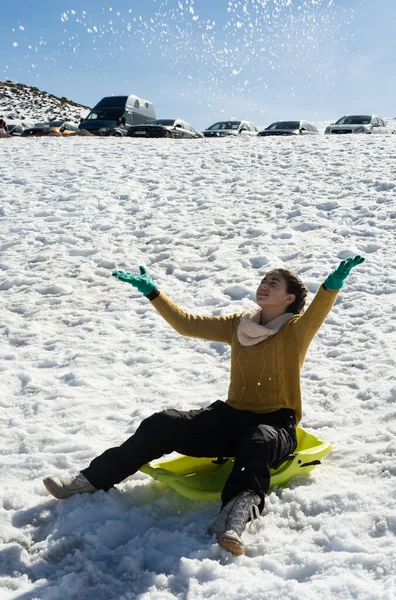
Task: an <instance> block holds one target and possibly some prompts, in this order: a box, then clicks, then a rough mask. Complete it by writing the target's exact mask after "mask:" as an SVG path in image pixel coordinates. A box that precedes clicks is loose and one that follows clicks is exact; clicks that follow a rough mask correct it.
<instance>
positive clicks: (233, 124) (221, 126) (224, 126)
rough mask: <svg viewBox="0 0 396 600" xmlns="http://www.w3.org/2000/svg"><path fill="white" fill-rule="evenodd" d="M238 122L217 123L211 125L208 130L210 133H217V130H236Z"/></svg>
mask: <svg viewBox="0 0 396 600" xmlns="http://www.w3.org/2000/svg"><path fill="white" fill-rule="evenodd" d="M240 124H241V122H240V121H219V123H213V125H211V126H210V127H208V129H209V130H210V131H218V130H219V129H220V130H221V129H238V127H239V125H240Z"/></svg>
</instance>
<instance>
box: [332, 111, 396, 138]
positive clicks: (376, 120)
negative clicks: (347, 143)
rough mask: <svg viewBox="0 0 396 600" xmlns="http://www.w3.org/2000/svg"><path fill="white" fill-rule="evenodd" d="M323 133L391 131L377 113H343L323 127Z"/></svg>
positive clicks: (383, 132)
mask: <svg viewBox="0 0 396 600" xmlns="http://www.w3.org/2000/svg"><path fill="white" fill-rule="evenodd" d="M325 133H326V134H329V133H337V134H343V133H382V134H387V133H393V131H392V129H391V128H390V127H387V126H386V123H385V121H384V120H383V119H382V118H381V117H379V116H378V115H345V116H344V117H341V119H338V121H336V122H335V123H333V124H332V125H329V126H328V127H326V129H325Z"/></svg>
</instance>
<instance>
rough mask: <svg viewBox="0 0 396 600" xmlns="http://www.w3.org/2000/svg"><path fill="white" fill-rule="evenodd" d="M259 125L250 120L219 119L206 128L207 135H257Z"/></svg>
mask: <svg viewBox="0 0 396 600" xmlns="http://www.w3.org/2000/svg"><path fill="white" fill-rule="evenodd" d="M258 131H259V129H258V127H256V125H254V124H253V123H251V122H250V121H218V122H217V123H213V125H211V126H210V127H208V128H207V129H205V130H204V131H203V132H202V133H203V134H204V136H205V137H225V136H227V135H234V136H238V135H257V134H258Z"/></svg>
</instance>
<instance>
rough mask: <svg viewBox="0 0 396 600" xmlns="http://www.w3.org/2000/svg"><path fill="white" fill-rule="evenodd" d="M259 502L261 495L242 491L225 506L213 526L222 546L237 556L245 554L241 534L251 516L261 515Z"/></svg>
mask: <svg viewBox="0 0 396 600" xmlns="http://www.w3.org/2000/svg"><path fill="white" fill-rule="evenodd" d="M259 504H260V498H259V496H257V495H256V494H254V493H253V492H242V493H240V494H238V496H235V498H233V499H232V500H230V501H229V502H228V503H227V504H226V505H225V506H224V508H223V510H222V511H221V512H220V514H219V515H218V516H217V518H216V521H215V523H214V525H213V527H212V531H213V532H215V533H217V535H218V539H217V541H218V543H219V544H220V546H222V547H223V548H225V550H228V551H229V552H231V553H232V554H235V555H237V556H239V555H241V554H244V552H245V550H244V547H243V542H242V540H241V535H242V533H243V532H244V530H245V527H246V523H247V522H248V520H249V517H250V518H251V519H252V520H253V519H255V518H258V517H259V516H260V513H259V510H258V505H259Z"/></svg>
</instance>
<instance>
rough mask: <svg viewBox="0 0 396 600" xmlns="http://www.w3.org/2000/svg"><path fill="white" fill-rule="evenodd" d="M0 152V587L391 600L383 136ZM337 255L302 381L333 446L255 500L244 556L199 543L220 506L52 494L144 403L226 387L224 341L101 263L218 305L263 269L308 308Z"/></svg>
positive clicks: (24, 143)
mask: <svg viewBox="0 0 396 600" xmlns="http://www.w3.org/2000/svg"><path fill="white" fill-rule="evenodd" d="M0 142H2V143H1V144H0V145H1V153H2V160H1V161H0V202H1V206H0V238H1V242H0V243H1V246H0V248H1V257H0V269H1V271H0V290H1V295H2V303H1V307H0V369H1V376H2V377H1V380H2V394H1V398H0V405H1V410H2V419H1V422H0V427H1V436H0V452H1V457H2V460H1V470H0V496H1V504H0V518H1V528H0V542H1V555H0V556H1V558H0V564H1V570H0V588H1V590H2V591H1V598H2V599H3V598H4V599H10V600H11V599H17V598H18V599H21V598H23V599H24V600H27V599H31V600H33V598H39V599H51V600H57V599H61V598H62V599H64V598H68V599H78V600H84V599H88V598H89V599H91V598H95V599H96V600H102V599H103V600H110V599H118V600H120V599H123V600H127V599H128V600H132V599H133V600H135V599H138V600H176V599H177V600H201V599H202V600H203V599H204V598H205V599H208V598H211V599H216V600H217V599H218V598H223V599H227V600H228V599H230V600H231V599H232V600H252V599H254V600H281V599H282V600H285V599H287V600H319V599H320V600H336V599H337V600H347V599H359V600H379V599H387V600H390V599H393V598H394V597H395V594H396V586H395V581H394V570H395V553H396V537H395V536H396V509H395V503H396V484H395V482H396V469H395V459H396V427H395V419H396V383H395V363H396V353H395V330H396V308H395V307H396V303H395V296H396V294H395V283H396V274H395V269H396V259H395V242H396V239H395V238H396V236H395V231H396V220H395V219H396V179H395V174H396V167H395V164H396V163H395V158H396V150H395V143H396V136H389V137H381V136H377V137H376V136H370V137H368V136H367V137H363V136H355V137H342V139H339V138H338V137H337V138H336V139H333V138H329V137H325V136H317V137H312V138H309V139H306V138H304V139H288V138H285V139H281V140H280V139H274V140H273V139H265V138H255V139H244V140H205V139H204V140H196V141H193V142H190V141H182V140H180V141H175V140H163V141H162V140H154V141H148V140H147V141H146V140H136V141H135V140H129V139H122V140H118V139H117V140H115V139H106V140H98V139H91V138H90V139H81V138H73V139H68V140H59V139H56V138H52V139H34V140H29V139H27V140H25V139H9V140H0ZM27 164H29V169H27V168H26V165H27ZM355 253H359V254H363V255H364V256H365V257H366V262H365V263H364V265H362V266H360V267H359V268H357V269H356V270H355V271H354V272H353V274H352V275H351V277H350V278H349V280H348V281H347V283H346V285H345V287H344V289H343V290H342V292H341V294H340V297H339V300H338V301H337V304H336V306H335V307H334V309H333V311H332V313H331V314H330V315H329V317H328V319H327V320H326V323H325V324H324V326H323V327H322V329H321V331H320V332H319V334H318V335H317V337H316V338H315V340H314V341H313V343H312V345H311V347H310V350H309V352H308V356H307V360H306V363H305V366H304V370H303V378H302V384H303V396H304V417H303V422H302V425H303V426H304V427H306V428H307V429H309V430H311V431H313V432H314V433H315V434H317V435H319V436H320V437H322V438H324V439H326V440H329V441H330V442H331V443H332V444H333V452H332V453H331V454H330V455H329V456H328V457H327V458H326V459H324V461H323V464H322V465H321V466H319V467H317V468H316V469H315V470H314V471H313V473H312V474H311V476H310V477H308V478H299V479H295V480H293V481H291V482H290V484H289V486H288V487H287V488H285V489H283V490H282V489H278V490H274V491H273V492H272V493H271V494H270V495H269V496H268V498H267V502H266V507H265V511H264V514H263V516H262V518H261V519H260V521H259V524H258V532H257V533H256V534H255V533H254V532H251V531H247V532H246V533H245V534H244V540H245V542H246V555H245V556H243V557H239V558H236V557H232V556H231V555H230V554H228V553H226V552H225V551H223V550H222V549H220V548H219V547H218V546H217V545H216V543H215V540H214V538H212V537H210V536H209V535H208V533H207V525H208V523H209V522H210V520H211V519H212V518H213V516H214V515H215V514H216V512H217V510H218V506H217V504H216V503H194V502H192V501H188V500H186V499H183V498H181V497H180V496H178V495H177V494H176V493H174V492H173V491H170V490H162V489H160V488H159V487H157V484H156V483H155V482H153V481H152V480H150V479H149V478H148V477H146V476H145V475H143V474H139V473H138V474H136V475H134V476H133V477H131V478H130V479H128V480H127V481H125V482H124V483H122V484H121V485H119V486H118V487H117V489H114V490H111V491H110V492H108V493H105V492H98V493H96V494H94V495H90V496H81V497H74V498H71V499H69V500H66V501H63V502H57V501H55V500H54V499H53V498H51V497H50V496H49V495H48V493H47V491H46V490H45V488H44V487H43V485H42V483H41V479H42V478H43V477H44V476H47V475H50V474H65V473H74V472H77V471H78V470H79V469H80V468H82V467H84V466H86V465H87V464H88V463H89V461H90V460H91V459H92V458H93V457H94V456H96V455H97V454H98V453H100V452H102V451H103V450H104V449H106V448H107V447H110V446H112V445H118V444H119V443H121V442H122V441H124V440H125V439H126V437H128V436H129V435H131V434H132V433H133V432H134V431H135V429H136V428H137V426H138V424H139V423H140V421H141V419H142V418H144V417H146V416H149V415H150V414H152V413H153V412H155V411H158V410H162V409H164V408H166V407H171V406H174V407H178V408H181V409H190V408H198V407H201V406H205V405H207V404H209V403H210V402H212V401H214V400H216V399H218V398H220V399H225V398H226V394H227V384H228V375H229V350H228V348H227V347H225V346H223V345H221V344H211V343H208V342H204V341H201V340H194V339H187V338H182V337H180V336H178V335H177V334H176V332H174V331H173V330H172V329H171V328H170V327H169V326H168V325H167V324H166V323H165V322H164V321H162V320H161V318H160V317H159V315H157V314H156V313H155V311H154V309H153V308H152V307H151V306H150V304H149V302H148V301H147V300H146V299H144V298H142V297H140V295H139V294H138V293H136V292H135V291H134V290H133V289H132V288H131V287H130V286H128V285H126V284H122V283H120V282H118V281H116V280H114V279H113V278H112V277H111V272H112V270H113V269H115V268H120V269H130V270H133V269H137V267H138V265H139V264H145V265H146V266H147V268H148V270H149V272H150V273H151V275H152V276H153V278H154V280H155V281H156V282H157V284H158V285H159V287H160V288H161V289H163V290H164V291H165V292H166V293H167V294H168V295H169V296H170V297H171V298H172V299H173V300H174V301H176V302H177V303H178V304H179V305H180V306H182V307H183V308H185V309H186V310H188V311H190V312H194V313H198V314H230V313H234V312H238V311H240V310H241V309H243V308H245V307H250V306H252V301H253V292H254V290H255V288H256V286H257V283H258V281H259V280H260V277H261V275H262V274H263V273H265V272H266V270H268V269H269V268H271V267H274V266H287V267H290V268H293V269H295V270H296V271H297V272H298V273H299V274H300V275H301V276H302V278H303V280H304V281H305V282H306V284H307V285H308V287H309V290H310V300H311V299H312V297H313V294H314V293H315V291H316V289H317V287H318V286H319V284H320V283H321V282H322V281H323V280H324V278H325V277H326V275H327V274H328V273H329V271H330V270H331V269H333V268H334V267H335V266H336V265H337V264H338V262H339V260H340V259H342V258H344V257H346V256H349V255H351V254H355Z"/></svg>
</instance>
